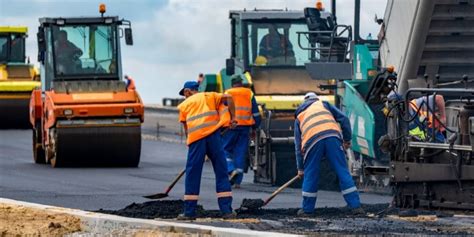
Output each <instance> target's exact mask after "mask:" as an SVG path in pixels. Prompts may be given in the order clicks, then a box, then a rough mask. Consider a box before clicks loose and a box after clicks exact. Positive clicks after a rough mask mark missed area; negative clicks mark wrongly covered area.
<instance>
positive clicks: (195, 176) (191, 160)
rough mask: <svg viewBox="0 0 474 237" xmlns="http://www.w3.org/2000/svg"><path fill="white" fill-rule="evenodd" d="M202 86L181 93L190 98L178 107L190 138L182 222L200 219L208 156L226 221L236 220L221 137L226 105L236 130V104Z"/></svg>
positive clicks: (190, 83) (189, 86)
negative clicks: (199, 208)
mask: <svg viewBox="0 0 474 237" xmlns="http://www.w3.org/2000/svg"><path fill="white" fill-rule="evenodd" d="M198 88H199V83H197V82H195V81H188V82H186V83H185V84H184V86H183V89H181V91H180V92H179V94H180V95H182V96H184V97H185V98H186V99H185V100H184V101H183V102H182V103H181V104H180V105H179V106H178V109H179V121H180V122H181V123H183V125H184V129H185V132H186V135H187V145H188V157H187V161H186V177H185V194H184V213H183V214H181V215H180V216H178V219H180V220H193V219H195V218H196V206H197V201H198V198H199V189H200V184H201V175H202V168H203V164H204V158H205V156H206V155H207V156H208V157H209V159H210V160H211V162H212V166H213V168H214V173H215V176H216V192H217V200H218V203H219V208H220V210H221V212H222V215H223V218H233V217H235V216H236V213H235V212H234V211H233V210H232V190H231V185H230V182H229V178H228V175H227V164H226V159H225V154H224V149H223V146H222V140H221V139H222V138H221V134H220V127H221V125H222V123H221V121H220V120H221V117H223V116H221V115H220V114H219V111H220V110H222V107H223V104H224V103H226V104H227V106H228V111H229V114H230V120H231V122H230V127H231V128H233V127H235V124H236V121H234V117H235V116H234V114H235V108H234V102H233V100H232V97H231V96H229V95H224V94H221V93H215V92H202V93H199V92H198Z"/></svg>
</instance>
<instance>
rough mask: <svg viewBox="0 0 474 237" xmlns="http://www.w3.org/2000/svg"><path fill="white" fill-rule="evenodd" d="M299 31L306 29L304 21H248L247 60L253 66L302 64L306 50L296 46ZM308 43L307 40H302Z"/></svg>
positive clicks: (305, 57) (306, 56)
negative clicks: (271, 22)
mask: <svg viewBox="0 0 474 237" xmlns="http://www.w3.org/2000/svg"><path fill="white" fill-rule="evenodd" d="M299 31H308V27H307V26H306V24H304V23H273V24H270V23H249V24H248V32H249V36H248V42H249V62H250V65H253V66H279V65H280V66H303V65H304V64H305V63H306V62H308V61H309V54H308V52H307V51H305V50H303V49H301V48H300V47H299V46H298V34H297V33H296V32H299ZM302 43H303V44H308V42H304V41H303V42H302Z"/></svg>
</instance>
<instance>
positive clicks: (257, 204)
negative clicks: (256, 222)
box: [240, 175, 300, 210]
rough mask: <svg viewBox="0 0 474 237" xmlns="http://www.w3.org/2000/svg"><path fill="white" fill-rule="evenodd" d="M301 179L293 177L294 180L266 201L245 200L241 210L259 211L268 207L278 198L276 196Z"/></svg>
mask: <svg viewBox="0 0 474 237" xmlns="http://www.w3.org/2000/svg"><path fill="white" fill-rule="evenodd" d="M299 178H300V176H298V175H297V176H295V177H293V178H292V179H290V181H288V182H286V183H285V184H283V185H282V186H281V187H279V188H278V189H277V190H276V191H275V192H273V193H272V195H270V197H268V198H267V199H266V200H265V201H263V200H262V199H244V200H243V201H242V205H240V207H241V208H246V209H249V210H250V209H252V210H255V209H259V208H262V207H263V206H265V205H267V204H268V203H269V202H270V201H271V200H272V199H273V198H275V197H276V195H278V194H279V193H281V191H283V190H284V189H285V188H287V187H288V186H290V185H291V184H293V183H294V182H295V181H296V180H298V179H299Z"/></svg>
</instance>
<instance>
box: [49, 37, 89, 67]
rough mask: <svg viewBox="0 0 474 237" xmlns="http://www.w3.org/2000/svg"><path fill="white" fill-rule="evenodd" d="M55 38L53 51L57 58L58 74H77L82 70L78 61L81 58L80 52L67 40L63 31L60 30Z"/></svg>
mask: <svg viewBox="0 0 474 237" xmlns="http://www.w3.org/2000/svg"><path fill="white" fill-rule="evenodd" d="M55 37H56V38H55V44H54V49H55V54H56V57H57V58H58V60H57V62H58V65H57V67H58V69H57V70H58V73H59V74H67V73H69V74H70V73H77V71H78V70H80V69H82V66H81V65H82V62H81V60H80V59H79V58H80V57H81V56H82V53H83V52H82V50H81V49H80V48H78V47H77V46H76V45H75V44H74V43H72V42H71V41H69V40H68V35H67V32H66V31H65V30H60V31H59V32H58V33H57V34H56V35H55Z"/></svg>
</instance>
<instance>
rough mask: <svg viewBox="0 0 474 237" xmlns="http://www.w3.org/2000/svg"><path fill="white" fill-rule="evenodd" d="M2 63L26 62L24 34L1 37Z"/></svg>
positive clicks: (0, 59)
mask: <svg viewBox="0 0 474 237" xmlns="http://www.w3.org/2000/svg"><path fill="white" fill-rule="evenodd" d="M0 61H2V62H25V39H24V35H22V34H6V35H0Z"/></svg>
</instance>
